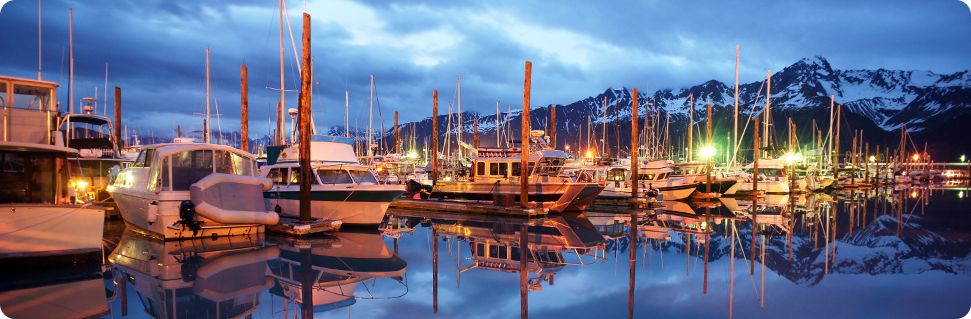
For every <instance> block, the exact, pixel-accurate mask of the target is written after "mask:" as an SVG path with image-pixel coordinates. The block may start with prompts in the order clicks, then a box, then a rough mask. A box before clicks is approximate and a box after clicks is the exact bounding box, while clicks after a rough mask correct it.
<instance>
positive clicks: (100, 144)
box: [59, 105, 131, 203]
mask: <svg viewBox="0 0 971 319" xmlns="http://www.w3.org/2000/svg"><path fill="white" fill-rule="evenodd" d="M59 127H60V128H61V130H63V131H64V133H65V134H66V135H67V141H66V143H67V146H68V147H71V148H74V149H77V150H78V154H77V155H76V156H72V157H71V161H70V165H71V166H72V167H71V168H72V169H71V173H72V174H71V181H70V183H69V185H70V187H72V188H74V193H75V200H76V201H77V202H78V203H88V202H96V203H104V202H106V201H108V200H109V199H110V195H108V192H107V190H106V189H107V187H108V184H110V183H111V179H112V177H113V176H114V175H115V174H117V173H118V171H120V170H121V169H122V167H123V166H126V165H127V164H129V163H131V161H130V160H127V159H126V158H125V157H124V156H122V153H121V149H120V148H119V147H118V143H117V141H116V140H115V137H114V136H113V135H112V133H111V132H112V127H113V126H112V122H111V120H110V119H108V117H106V116H102V115H97V114H93V113H92V107H91V105H85V106H84V113H81V114H67V115H65V116H64V117H63V118H62V119H61V124H60V125H59Z"/></svg>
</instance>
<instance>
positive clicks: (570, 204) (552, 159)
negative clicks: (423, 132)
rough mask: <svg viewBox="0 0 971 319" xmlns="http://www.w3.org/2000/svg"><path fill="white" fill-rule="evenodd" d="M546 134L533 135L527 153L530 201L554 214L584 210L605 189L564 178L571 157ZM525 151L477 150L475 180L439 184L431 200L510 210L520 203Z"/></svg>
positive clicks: (587, 181) (581, 178)
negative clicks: (554, 146) (494, 205)
mask: <svg viewBox="0 0 971 319" xmlns="http://www.w3.org/2000/svg"><path fill="white" fill-rule="evenodd" d="M543 135H544V133H543V131H536V130H534V131H531V132H530V142H529V145H530V149H529V150H528V151H527V153H528V155H527V160H528V161H529V164H528V166H527V169H528V170H527V171H528V177H527V178H528V182H527V184H526V191H527V193H528V196H527V198H528V200H529V201H530V202H536V203H537V205H541V206H543V207H546V208H548V209H549V211H550V212H555V213H560V212H564V211H573V210H583V209H585V208H587V206H589V205H590V203H591V202H592V201H593V200H594V199H596V198H597V195H598V194H600V192H601V191H602V190H603V188H604V186H603V185H601V184H599V183H597V182H595V181H593V180H592V177H591V176H590V175H586V174H582V175H579V176H572V177H565V176H562V175H561V174H560V173H561V169H562V168H563V165H564V164H565V163H566V160H567V158H568V157H569V155H567V154H566V153H565V152H563V151H561V150H555V149H552V148H551V147H550V146H549V144H548V143H547V141H546V139H544V138H543ZM523 153H524V152H523V150H522V148H521V147H520V148H477V149H475V152H474V154H473V155H471V156H470V159H471V160H472V167H473V169H472V172H471V173H472V174H471V175H472V176H470V177H469V178H468V179H466V180H460V179H457V178H448V179H446V180H442V181H438V182H437V183H436V184H435V186H434V188H433V189H432V194H431V196H432V197H434V198H442V199H460V200H490V201H494V202H495V203H497V204H498V205H504V206H509V205H513V204H514V203H516V202H518V201H519V197H520V187H521V185H520V181H521V179H520V176H521V172H522V170H521V160H522V156H523Z"/></svg>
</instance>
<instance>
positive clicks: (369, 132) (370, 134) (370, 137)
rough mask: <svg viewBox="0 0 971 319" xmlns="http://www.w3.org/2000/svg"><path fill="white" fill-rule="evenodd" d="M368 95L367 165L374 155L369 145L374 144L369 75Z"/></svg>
mask: <svg viewBox="0 0 971 319" xmlns="http://www.w3.org/2000/svg"><path fill="white" fill-rule="evenodd" d="M369 87H370V89H369V90H370V92H371V93H370V95H369V96H368V118H367V156H368V163H371V156H372V155H374V154H373V153H372V151H371V144H372V143H373V142H374V127H373V125H372V123H373V122H374V74H373V73H372V74H371V82H370V85H369Z"/></svg>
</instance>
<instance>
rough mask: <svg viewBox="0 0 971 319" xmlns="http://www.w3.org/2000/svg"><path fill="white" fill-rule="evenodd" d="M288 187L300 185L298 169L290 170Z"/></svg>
mask: <svg viewBox="0 0 971 319" xmlns="http://www.w3.org/2000/svg"><path fill="white" fill-rule="evenodd" d="M290 185H300V168H297V167H294V168H293V169H291V170H290Z"/></svg>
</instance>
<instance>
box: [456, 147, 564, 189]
mask: <svg viewBox="0 0 971 319" xmlns="http://www.w3.org/2000/svg"><path fill="white" fill-rule="evenodd" d="M567 157H568V155H567V154H566V153H564V152H563V151H559V150H540V151H535V152H533V153H532V154H530V155H529V158H528V160H529V164H528V165H529V166H528V167H527V170H528V172H529V176H558V175H559V174H560V170H561V169H562V168H563V165H564V164H566V159H567ZM472 166H473V167H475V170H473V174H474V177H475V178H476V179H477V180H479V181H483V180H485V181H495V180H506V179H509V178H513V177H516V178H518V177H519V176H520V175H521V174H522V150H521V149H516V148H510V149H483V148H480V149H479V151H478V154H476V155H475V156H473V157H472Z"/></svg>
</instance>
